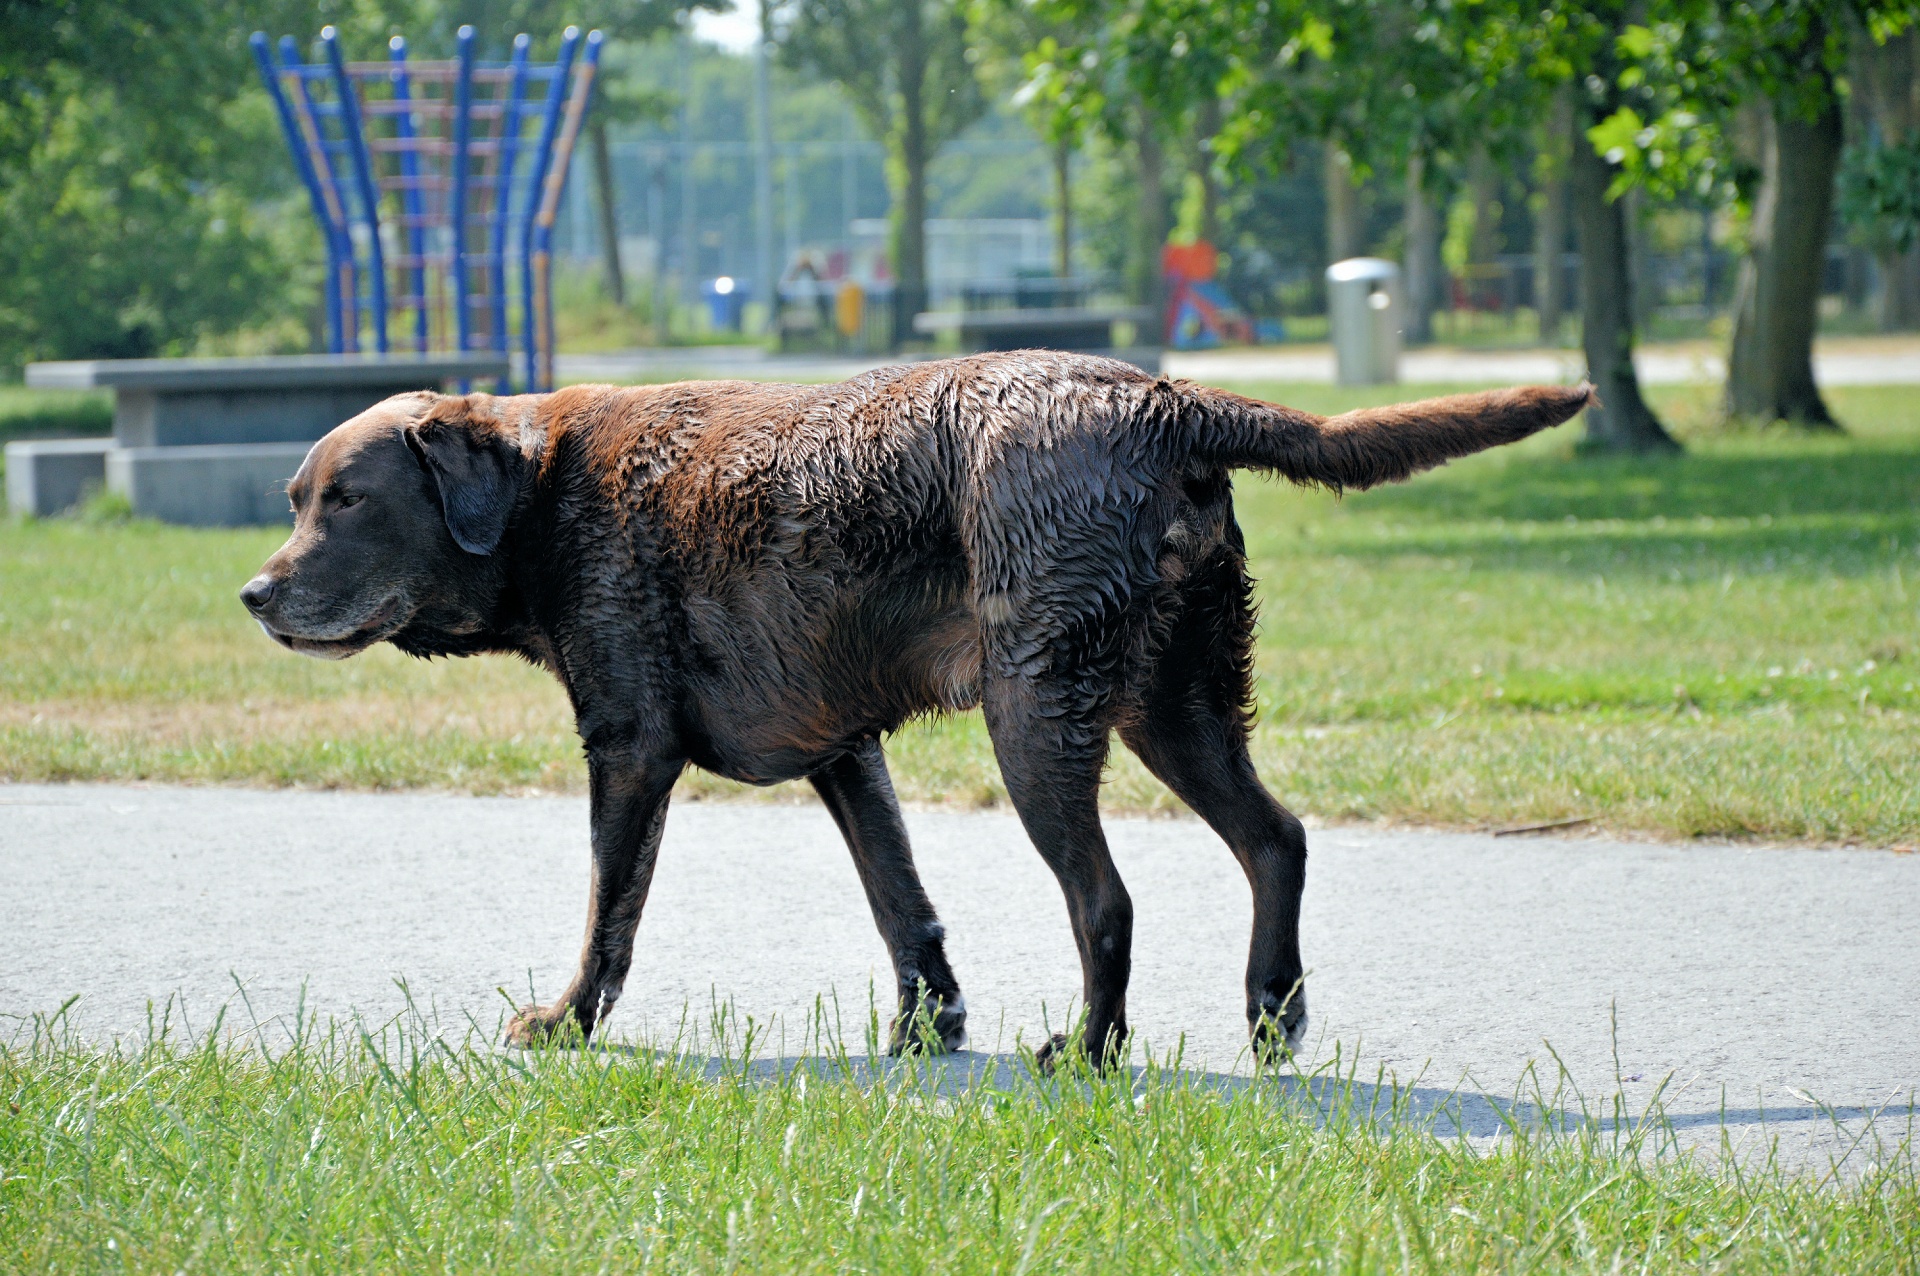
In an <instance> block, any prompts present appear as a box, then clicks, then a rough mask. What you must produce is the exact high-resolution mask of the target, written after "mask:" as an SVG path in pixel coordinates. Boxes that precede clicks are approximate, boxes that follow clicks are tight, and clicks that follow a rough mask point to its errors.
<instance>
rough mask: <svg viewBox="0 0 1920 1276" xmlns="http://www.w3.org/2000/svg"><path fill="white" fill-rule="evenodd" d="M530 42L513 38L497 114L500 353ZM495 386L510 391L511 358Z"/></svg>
mask: <svg viewBox="0 0 1920 1276" xmlns="http://www.w3.org/2000/svg"><path fill="white" fill-rule="evenodd" d="M532 44H533V41H532V40H531V39H530V38H529V37H528V36H527V34H526V33H525V32H521V33H520V34H519V35H516V36H515V37H513V75H512V77H511V78H510V79H509V80H508V81H507V100H506V104H505V105H504V106H503V107H502V113H501V116H500V163H499V166H498V167H499V176H498V179H497V184H496V185H495V187H494V191H493V243H492V245H491V249H492V250H491V252H490V254H489V258H490V259H489V261H488V262H487V266H488V268H489V271H490V278H491V283H490V285H489V291H490V292H491V294H492V296H491V298H490V300H491V301H492V302H493V307H492V315H491V317H492V319H493V348H494V349H495V350H496V351H498V352H499V353H501V354H506V353H507V226H508V223H509V220H510V218H511V217H512V204H513V161H514V158H515V156H516V155H518V154H519V151H520V98H521V95H522V93H524V92H525V89H526V82H527V53H528V51H529V49H530V48H531V47H532ZM537 193H538V192H536V191H534V190H533V189H532V188H531V187H529V188H528V189H527V195H526V206H527V209H528V210H529V213H531V210H532V208H533V201H534V197H535V195H536V194H537ZM496 389H497V390H498V391H499V392H500V393H501V394H510V393H512V392H513V365H512V361H511V360H509V361H508V365H507V371H506V372H503V373H501V374H500V381H499V384H498V385H497V387H496Z"/></svg>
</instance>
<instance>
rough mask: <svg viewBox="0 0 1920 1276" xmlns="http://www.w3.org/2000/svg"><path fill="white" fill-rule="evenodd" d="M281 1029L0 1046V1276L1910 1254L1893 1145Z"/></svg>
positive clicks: (1544, 1096)
mask: <svg viewBox="0 0 1920 1276" xmlns="http://www.w3.org/2000/svg"><path fill="white" fill-rule="evenodd" d="M824 1022H826V1018H825V1016H824V1015H823V1016H821V1017H820V1018H819V1019H816V1025H817V1026H818V1025H821V1024H824ZM293 1025H294V1026H292V1027H289V1026H288V1024H287V1023H286V1022H285V1021H273V1022H272V1023H270V1024H268V1025H266V1026H265V1027H264V1028H261V1029H258V1030H250V1031H248V1032H246V1033H241V1034H238V1035H233V1034H228V1033H221V1032H209V1033H205V1034H203V1035H202V1036H201V1037H200V1038H198V1039H186V1038H184V1037H182V1036H180V1035H178V1034H175V1035H173V1036H166V1035H163V1034H160V1033H155V1034H153V1035H151V1036H150V1038H149V1039H148V1040H145V1041H142V1042H131V1043H122V1045H121V1047H120V1048H118V1049H101V1048H98V1047H96V1046H90V1045H87V1044H84V1043H82V1042H80V1041H79V1040H77V1039H75V1038H74V1037H73V1036H72V1035H71V1034H70V1033H67V1032H65V1031H63V1030H62V1028H60V1027H49V1026H48V1025H47V1024H46V1023H45V1022H44V1021H42V1022H40V1023H37V1024H36V1025H34V1027H33V1028H32V1029H31V1030H26V1031H23V1032H22V1033H21V1034H20V1035H19V1036H18V1037H17V1038H16V1039H15V1040H14V1042H13V1043H12V1044H11V1045H8V1046H4V1047H0V1095H3V1096H4V1099H5V1102H6V1103H7V1105H8V1108H7V1114H6V1116H5V1117H4V1118H0V1166H4V1174H3V1175H0V1253H5V1254H6V1255H8V1265H9V1266H10V1267H15V1268H17V1269H19V1270H33V1271H68V1270H96V1269H100V1268H113V1269H116V1270H117V1269H120V1268H123V1267H124V1268H126V1269H129V1270H135V1271H156V1270H157V1271H175V1270H186V1271H198V1270H288V1269H293V1270H321V1269H325V1270H338V1269H341V1268H356V1269H357V1268H374V1269H381V1270H420V1269H432V1270H458V1271H464V1270H480V1269H485V1270H496V1269H503V1268H507V1267H512V1268H514V1269H516V1270H539V1271H545V1270H555V1271H560V1270H566V1271H574V1270H623V1271H638V1270H648V1269H661V1270H699V1271H704V1270H740V1271H823V1272H824V1271H832V1272H839V1271H849V1270H865V1271H876V1272H882V1271H884V1272H894V1271H943V1272H971V1271H993V1272H1003V1271H1058V1270H1087V1269H1090V1268H1099V1269H1100V1270H1112V1271H1151V1272H1164V1271H1211V1270H1233V1271H1246V1270H1257V1271H1268V1270H1301V1271H1329V1272H1332V1271H1338V1272H1376V1271H1377V1272H1388V1271H1392V1272H1399V1271H1448V1272H1453V1271H1459V1272H1480V1271H1521V1270H1529V1271H1532V1270H1544V1271H1594V1272H1600V1271H1619V1270H1635V1271H1638V1270H1673V1269H1676V1268H1687V1269H1704V1270H1712V1271H1732V1272H1773V1271H1793V1272H1802V1271H1821V1272H1826V1271H1850V1272H1852V1271H1858V1272H1899V1271H1913V1270H1915V1264H1916V1259H1915V1255H1916V1245H1920V1188H1917V1187H1916V1179H1915V1176H1914V1169H1913V1164H1912V1158H1911V1152H1912V1148H1911V1142H1910V1140H1911V1131H1910V1130H1909V1131H1907V1132H1906V1134H1905V1135H1902V1134H1901V1133H1900V1130H1898V1129H1891V1128H1890V1131H1889V1133H1890V1134H1891V1146H1888V1145H1887V1141H1886V1140H1882V1142H1881V1143H1880V1144H1877V1145H1876V1147H1878V1148H1879V1154H1878V1155H1866V1154H1849V1156H1848V1159H1847V1160H1845V1161H1841V1162H1838V1163H1835V1164H1827V1165H1821V1164H1803V1165H1788V1164H1785V1163H1783V1162H1781V1161H1779V1160H1777V1159H1775V1158H1774V1157H1773V1156H1771V1155H1769V1154H1768V1153H1767V1151H1766V1150H1765V1148H1764V1147H1763V1148H1760V1149H1758V1150H1755V1149H1751V1148H1749V1149H1747V1155H1745V1156H1744V1157H1734V1158H1731V1159H1729V1158H1725V1157H1723V1156H1722V1155H1721V1154H1720V1153H1721V1151H1722V1149H1721V1148H1720V1147H1719V1146H1717V1145H1716V1144H1715V1143H1714V1141H1713V1140H1712V1139H1711V1138H1709V1139H1706V1140H1704V1141H1701V1140H1695V1141H1694V1146H1695V1148H1696V1150H1695V1151H1694V1152H1691V1153H1689V1152H1686V1151H1684V1150H1683V1149H1682V1148H1681V1146H1680V1143H1681V1140H1680V1139H1679V1137H1678V1136H1677V1134H1676V1131H1675V1129H1674V1128H1673V1127H1672V1126H1671V1125H1670V1124H1669V1123H1668V1122H1667V1121H1666V1120H1665V1119H1664V1116H1663V1113H1662V1112H1661V1110H1660V1109H1659V1107H1658V1104H1657V1103H1655V1104H1653V1105H1651V1106H1646V1105H1642V1106H1638V1107H1629V1106H1627V1105H1626V1104H1625V1103H1624V1101H1622V1100H1619V1099H1618V1096H1615V1098H1613V1099H1601V1100H1598V1101H1595V1102H1590V1103H1582V1102H1581V1101H1579V1100H1578V1097H1577V1096H1574V1095H1571V1094H1569V1093H1568V1092H1566V1091H1565V1090H1564V1089H1559V1088H1552V1089H1544V1088H1542V1087H1536V1089H1535V1091H1534V1092H1533V1093H1532V1095H1531V1096H1528V1095H1524V1094H1523V1095H1522V1096H1519V1098H1518V1099H1517V1100H1516V1101H1513V1102H1504V1101H1502V1102H1489V1101H1487V1100H1486V1099H1485V1098H1483V1097H1481V1096H1456V1098H1455V1099H1454V1100H1453V1103H1454V1106H1451V1107H1449V1106H1448V1104H1449V1100H1448V1099H1447V1098H1444V1097H1443V1098H1442V1099H1440V1100H1439V1101H1437V1102H1435V1101H1422V1100H1420V1099H1419V1098H1418V1097H1417V1096H1416V1093H1415V1091H1413V1090H1410V1089H1408V1088H1406V1087H1401V1086H1396V1085H1392V1084H1387V1083H1383V1082H1378V1081H1366V1082H1363V1081H1362V1080H1361V1079H1360V1078H1358V1077H1356V1076H1355V1075H1353V1074H1352V1072H1351V1071H1348V1072H1342V1071H1340V1070H1339V1068H1338V1067H1337V1065H1336V1066H1334V1067H1331V1068H1328V1069H1323V1070H1321V1071H1320V1072H1318V1073H1315V1074H1311V1075H1309V1076H1307V1077H1306V1078H1304V1079H1303V1078H1300V1077H1297V1076H1295V1075H1292V1074H1289V1073H1285V1072H1282V1073H1273V1074H1267V1075H1265V1076H1262V1077H1256V1078H1249V1077H1225V1076H1219V1075H1214V1074H1198V1073H1193V1072H1189V1071H1184V1070H1182V1069H1180V1068H1179V1067H1178V1065H1177V1060H1161V1061H1143V1063H1142V1066H1136V1067H1133V1068H1129V1069H1126V1070H1124V1071H1119V1072H1116V1073H1113V1074H1108V1075H1095V1074H1091V1073H1089V1072H1087V1071H1086V1070H1085V1069H1084V1067H1082V1066H1079V1065H1078V1064H1072V1063H1070V1064H1069V1066H1068V1067H1067V1068H1066V1069H1065V1070H1064V1071H1063V1072H1062V1073H1061V1074H1059V1075H1057V1076H1054V1077H1051V1078H1047V1077H1042V1076H1040V1075H1039V1074H1038V1073H1037V1072H1036V1071H1035V1069H1034V1068H1033V1067H1032V1063H1031V1056H1030V1055H1025V1054H1019V1053H1016V1054H1010V1055H1001V1056H981V1055H963V1056H957V1057H952V1058H933V1059H920V1060H912V1059H910V1060H907V1061H904V1062H900V1063H895V1064H887V1065H881V1066H876V1065H875V1064H874V1063H873V1062H872V1061H871V1060H870V1056H869V1055H868V1053H867V1048H866V1047H855V1048H854V1049H853V1050H851V1051H850V1050H849V1049H848V1048H847V1047H846V1045H845V1044H844V1042H843V1041H842V1040H841V1039H839V1038H838V1037H837V1036H834V1035H833V1034H830V1033H826V1032H824V1030H822V1032H821V1035H819V1036H816V1037H813V1038H811V1039H810V1040H809V1041H808V1042H807V1043H804V1051H803V1053H804V1054H805V1057H794V1056H787V1057H785V1058H784V1059H783V1058H780V1057H777V1056H775V1057H768V1055H767V1052H766V1051H767V1043H766V1042H765V1041H761V1042H759V1043H755V1042H753V1041H751V1040H748V1039H746V1038H745V1037H744V1036H743V1034H741V1033H740V1032H739V1029H740V1027H741V1025H738V1024H732V1025H729V1024H728V1023H727V1021H726V1020H725V1019H724V1018H721V1019H716V1020H715V1024H714V1026H715V1027H716V1028H718V1029H719V1031H718V1033H717V1034H710V1035H708V1036H707V1037H705V1039H702V1038H701V1037H700V1036H699V1035H698V1034H694V1035H691V1036H686V1035H683V1037H682V1039H681V1040H680V1041H678V1042H677V1043H672V1045H671V1046H670V1047H669V1048H665V1049H662V1050H658V1051H655V1050H648V1049H637V1050H636V1049H631V1048H627V1047H616V1048H613V1049H595V1050H591V1051H577V1050H569V1051H552V1052H546V1053H539V1054H518V1053H513V1052H506V1051H501V1050H497V1049H494V1048H493V1047H491V1046H490V1045H489V1044H488V1041H487V1039H486V1037H485V1035H484V1034H472V1035H468V1036H467V1037H466V1038H465V1039H464V1040H462V1039H460V1035H459V1034H457V1033H456V1034H453V1035H452V1036H451V1037H449V1036H446V1035H441V1034H437V1033H435V1032H432V1031H429V1030H428V1027H427V1025H425V1024H422V1023H421V1022H419V1021H417V1020H407V1021H404V1022H399V1023H394V1024H387V1025H365V1024H358V1023H352V1024H340V1023H335V1024H330V1025H325V1026H322V1025H320V1024H317V1023H314V1022H312V1021H310V1020H303V1019H300V1018H299V1017H298V1015H297V1014H296V1015H295V1016H294V1017H293ZM228 1026H229V1027H232V1026H233V1025H232V1024H231V1022H230V1023H229V1025H228ZM730 1027H731V1029H732V1030H731V1031H729V1028H730ZM876 1031H877V1029H876V1028H874V1027H872V1026H870V1028H869V1037H870V1038H871V1036H872V1035H873V1033H874V1032H876ZM870 1044H871V1041H869V1043H868V1045H869V1046H870ZM1543 1089H1544V1092H1543ZM1462 1102H1471V1103H1473V1104H1475V1105H1477V1106H1476V1108H1475V1111H1476V1112H1481V1116H1480V1117H1468V1116H1467V1114H1466V1111H1465V1109H1464V1108H1463V1107H1461V1106H1460V1104H1461V1103H1462ZM1482 1110H1484V1111H1483V1112H1482ZM1486 1114H1491V1116H1490V1118H1489V1119H1490V1120H1491V1125H1490V1126H1488V1127H1487V1128H1486V1129H1485V1130H1484V1131H1483V1133H1482V1135H1481V1136H1480V1137H1460V1131H1461V1130H1463V1129H1467V1130H1471V1129H1472V1128H1473V1122H1474V1121H1476V1120H1480V1119H1482V1117H1485V1116H1486ZM1886 1119H1887V1120H1888V1121H1889V1123H1890V1126H1899V1124H1900V1121H1899V1119H1898V1118H1897V1117H1888V1118H1886ZM1463 1122H1464V1123H1465V1124H1463Z"/></svg>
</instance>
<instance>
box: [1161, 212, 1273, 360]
mask: <svg viewBox="0 0 1920 1276" xmlns="http://www.w3.org/2000/svg"><path fill="white" fill-rule="evenodd" d="M1219 268H1220V254H1219V252H1218V251H1217V250H1216V249H1215V248H1214V246H1213V245H1212V244H1210V243H1208V242H1207V241H1206V240H1204V239H1197V240H1195V241H1194V242H1193V243H1191V244H1168V245H1167V246H1166V247H1165V248H1163V249H1161V250H1160V274H1161V276H1162V278H1163V279H1165V281H1166V295H1167V315H1166V333H1167V344H1168V345H1170V346H1172V347H1173V348H1174V349H1176V350H1205V349H1209V348H1211V347H1213V346H1219V345H1229V344H1231V345H1251V344H1252V343H1253V339H1254V331H1253V322H1252V321H1251V320H1250V319H1248V318H1247V315H1246V312H1245V311H1243V310H1241V309H1240V307H1239V306H1237V305H1235V304H1234V300H1233V298H1231V297H1229V296H1228V295H1227V290H1226V289H1225V288H1222V287H1221V286H1220V285H1219V284H1218V283H1217V282H1215V280H1214V275H1215V274H1216V273H1217V272H1218V271H1219Z"/></svg>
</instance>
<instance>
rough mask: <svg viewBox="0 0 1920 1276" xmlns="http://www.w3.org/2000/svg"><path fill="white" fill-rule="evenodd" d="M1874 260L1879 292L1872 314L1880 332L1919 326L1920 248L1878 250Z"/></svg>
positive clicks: (1902, 330)
mask: <svg viewBox="0 0 1920 1276" xmlns="http://www.w3.org/2000/svg"><path fill="white" fill-rule="evenodd" d="M1875 262H1876V264H1877V265H1878V266H1879V268H1880V293H1879V296H1878V297H1877V298H1876V301H1875V307H1874V318H1875V320H1876V321H1877V322H1878V324H1879V328H1880V331H1882V332H1904V331H1906V330H1907V329H1909V328H1917V327H1920V248H1909V249H1908V250H1907V251H1906V252H1897V251H1895V250H1894V249H1892V248H1887V249H1883V250H1881V252H1879V253H1878V254H1877V255H1876V257H1875Z"/></svg>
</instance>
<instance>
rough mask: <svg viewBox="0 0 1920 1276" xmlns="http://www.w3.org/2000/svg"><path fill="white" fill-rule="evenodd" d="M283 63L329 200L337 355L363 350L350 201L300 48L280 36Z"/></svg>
mask: <svg viewBox="0 0 1920 1276" xmlns="http://www.w3.org/2000/svg"><path fill="white" fill-rule="evenodd" d="M280 63H281V65H282V66H284V67H286V69H287V74H289V75H291V76H292V77H293V82H294V83H295V84H297V85H299V86H300V109H299V112H298V116H297V118H298V120H299V125H300V131H301V136H302V137H303V138H304V139H305V141H306V144H307V151H308V155H309V156H310V159H311V163H312V165H313V170H314V172H315V173H316V174H318V176H319V179H320V189H321V192H322V195H323V197H324V198H325V200H326V204H327V212H328V214H329V216H328V218H327V229H328V233H329V234H330V235H331V236H332V237H333V251H332V256H333V261H334V270H335V274H336V276H337V283H336V285H335V289H336V295H337V296H338V297H339V298H340V345H339V348H338V349H336V350H335V351H334V353H335V354H344V353H346V352H348V351H350V350H358V349H359V348H360V263H359V262H358V261H357V260H356V259H355V257H354V252H353V236H352V234H351V233H350V232H349V231H348V229H347V202H346V200H345V199H344V198H343V197H342V196H341V193H340V174H339V173H338V172H336V171H335V169H334V167H333V154H332V152H330V151H329V150H328V149H327V139H326V134H325V132H324V131H323V130H322V129H321V127H320V113H319V111H317V110H315V109H314V104H313V89H312V87H311V86H310V85H309V84H308V83H307V70H308V69H307V68H306V67H305V66H304V65H302V64H301V61H300V46H299V45H297V44H295V43H294V42H293V37H292V36H290V35H283V36H281V37H280Z"/></svg>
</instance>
